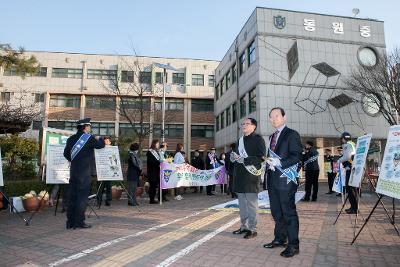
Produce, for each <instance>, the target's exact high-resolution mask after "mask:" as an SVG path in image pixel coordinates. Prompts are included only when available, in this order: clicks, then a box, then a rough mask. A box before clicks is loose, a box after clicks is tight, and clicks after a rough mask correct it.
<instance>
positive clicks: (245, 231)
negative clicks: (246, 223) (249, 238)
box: [232, 229, 248, 235]
mask: <svg viewBox="0 0 400 267" xmlns="http://www.w3.org/2000/svg"><path fill="white" fill-rule="evenodd" d="M247 231H248V230H242V229H238V230H235V231H233V232H232V234H234V235H241V234H244V233H247Z"/></svg>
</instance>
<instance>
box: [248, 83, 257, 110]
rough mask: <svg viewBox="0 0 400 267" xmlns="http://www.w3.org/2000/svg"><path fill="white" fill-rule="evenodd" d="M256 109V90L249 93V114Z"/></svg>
mask: <svg viewBox="0 0 400 267" xmlns="http://www.w3.org/2000/svg"><path fill="white" fill-rule="evenodd" d="M256 109H257V98H256V88H254V89H253V90H251V91H250V92H249V113H252V112H254V111H256Z"/></svg>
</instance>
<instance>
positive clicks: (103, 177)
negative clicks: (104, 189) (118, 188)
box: [94, 146, 124, 181]
mask: <svg viewBox="0 0 400 267" xmlns="http://www.w3.org/2000/svg"><path fill="white" fill-rule="evenodd" d="M94 154H95V158H96V173H97V180H98V181H122V180H123V179H124V177H123V176H122V168H121V160H120V156H119V149H118V147H117V146H105V147H104V148H102V149H95V150H94Z"/></svg>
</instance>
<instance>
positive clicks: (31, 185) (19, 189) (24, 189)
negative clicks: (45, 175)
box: [4, 180, 50, 197]
mask: <svg viewBox="0 0 400 267" xmlns="http://www.w3.org/2000/svg"><path fill="white" fill-rule="evenodd" d="M31 190H34V191H35V192H36V193H37V194H39V192H40V191H42V190H47V191H49V190H50V186H46V183H45V182H42V181H39V180H25V181H4V191H5V193H6V195H7V196H9V197H18V196H23V195H25V194H26V193H29V192H30V191H31Z"/></svg>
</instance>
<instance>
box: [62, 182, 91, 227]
mask: <svg viewBox="0 0 400 267" xmlns="http://www.w3.org/2000/svg"><path fill="white" fill-rule="evenodd" d="M69 182H70V183H69V187H68V208H67V223H68V224H69V225H70V226H72V227H73V226H76V227H79V226H81V225H82V224H83V223H84V221H85V211H86V207H87V203H88V196H89V193H90V176H88V177H78V178H75V177H74V178H72V179H70V181H69Z"/></svg>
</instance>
